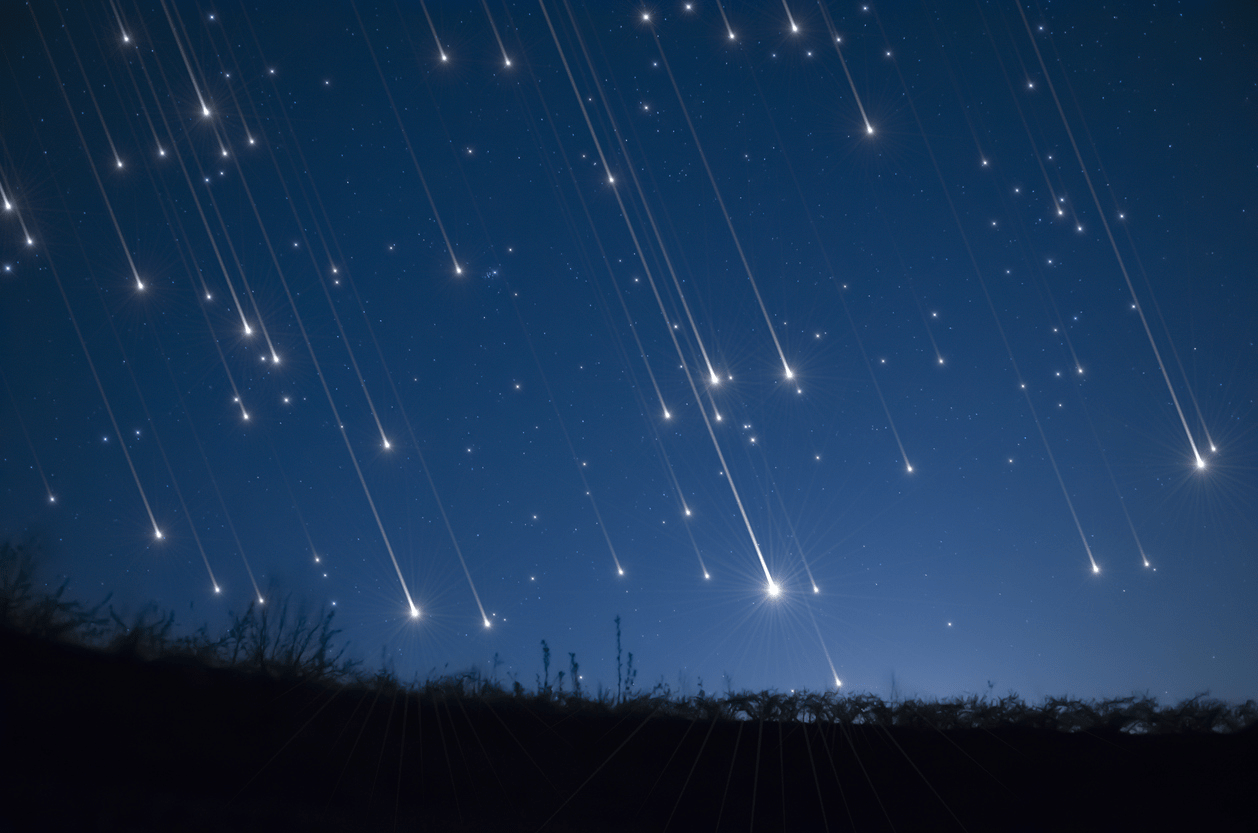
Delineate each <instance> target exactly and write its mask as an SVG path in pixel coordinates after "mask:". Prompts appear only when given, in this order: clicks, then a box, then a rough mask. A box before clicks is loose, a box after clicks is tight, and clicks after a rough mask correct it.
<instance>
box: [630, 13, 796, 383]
mask: <svg viewBox="0 0 1258 833" xmlns="http://www.w3.org/2000/svg"><path fill="white" fill-rule="evenodd" d="M651 37H653V38H654V39H655V46H656V48H658V49H659V53H660V62H661V63H662V64H663V65H664V69H665V71H666V72H667V73H668V80H669V81H670V82H671V83H672V85H673V92H674V93H676V94H677V103H678V104H679V105H680V106H681V113H682V115H683V116H685V117H686V126H687V127H688V128H690V136H691V138H692V139H694V143H695V148H696V149H697V150H698V151H699V158H700V159H702V160H703V170H704V171H706V172H707V174H708V182H710V183H711V184H712V192H713V193H714V194H716V201H717V204H718V205H720V207H721V214H722V215H723V216H724V217H725V225H726V227H727V228H728V229H729V233H730V236H731V237H732V238H734V247H735V248H736V249H738V257H739V259H740V260H741V261H742V264H743V269H744V270H745V271H746V273H747V280H748V281H750V282H751V289H752V291H753V292H755V294H756V303H757V304H759V305H760V312H761V314H763V315H764V323H765V326H766V327H768V328H769V335H771V336H772V337H773V346H774V347H776V348H777V351H778V358H780V359H781V360H782V369H783V371H784V372H785V374H786V378H787V379H794V378H795V373H794V372H793V371H792V370H791V366H790V364H788V363H787V361H786V354H785V353H783V352H782V343H781V342H780V341H778V334H777V330H776V329H775V328H774V326H773V321H772V319H770V318H769V310H768V309H766V308H765V305H764V298H762V297H761V296H760V287H759V286H758V285H757V284H756V277H755V275H753V274H752V273H751V264H749V263H748V262H747V255H746V253H744V252H743V244H742V242H741V241H740V240H739V239H738V232H737V231H735V230H734V221H733V220H731V219H730V216H729V210H728V209H727V208H726V207H725V200H724V199H723V198H722V197H721V189H720V188H719V187H717V184H716V177H714V176H713V175H712V167H711V166H710V165H709V164H708V157H707V154H705V153H704V152H703V145H702V144H700V143H699V134H698V132H696V131H695V126H694V122H692V121H691V120H690V111H689V110H687V109H686V101H685V99H684V98H683V97H682V94H681V89H680V88H679V87H678V86H677V79H676V78H674V77H673V69H672V67H670V66H669V64H668V56H667V55H665V54H664V45H663V44H662V43H660V36H659V33H658V32H657V31H655V30H654V29H652V30H651Z"/></svg>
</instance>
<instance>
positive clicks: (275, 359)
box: [271, 353, 280, 364]
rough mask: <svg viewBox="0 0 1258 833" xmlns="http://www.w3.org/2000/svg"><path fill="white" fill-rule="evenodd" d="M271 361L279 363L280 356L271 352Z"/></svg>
mask: <svg viewBox="0 0 1258 833" xmlns="http://www.w3.org/2000/svg"><path fill="white" fill-rule="evenodd" d="M271 361H272V362H274V363H275V364H279V363H280V357H279V356H277V355H275V354H274V353H272V354H271Z"/></svg>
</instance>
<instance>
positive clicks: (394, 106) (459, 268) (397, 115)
mask: <svg viewBox="0 0 1258 833" xmlns="http://www.w3.org/2000/svg"><path fill="white" fill-rule="evenodd" d="M350 6H351V7H353V9H354V19H355V20H357V21H358V28H359V29H361V30H362V33H363V42H364V43H366V44H367V51H368V52H370V53H371V61H372V63H373V64H374V65H375V67H376V74H377V75H379V76H380V83H381V84H382V85H383V86H384V93H385V95H386V96H387V97H388V99H389V108H390V109H391V110H392V111H393V117H394V118H395V119H397V126H398V130H399V131H401V133H402V140H403V141H404V142H405V143H406V151H407V153H409V154H410V156H411V164H412V165H414V166H415V173H417V174H419V182H420V185H422V186H423V188H424V196H426V197H427V198H428V207H429V208H430V209H432V216H433V219H435V220H436V221H437V228H438V229H439V230H440V231H441V239H442V240H444V241H445V244H446V251H447V252H449V254H450V262H451V263H453V264H454V273H455V274H456V275H462V274H463V267H462V266H460V265H459V260H458V258H456V257H455V256H454V246H452V245H451V244H450V235H448V234H446V226H445V223H443V222H442V221H441V214H440V213H439V212H438V211H437V203H436V202H435V201H434V200H433V197H432V191H431V190H430V189H429V188H428V179H427V178H426V177H425V176H424V169H423V168H421V167H420V166H419V159H418V158H417V157H416V156H415V148H414V147H413V146H412V145H411V137H410V134H409V133H407V132H406V126H405V125H403V124H402V113H401V111H399V110H398V108H397V104H396V103H395V102H394V101H393V91H392V90H390V89H389V82H388V81H387V80H385V77H384V71H383V70H382V69H380V61H379V60H378V59H377V58H376V50H375V47H373V46H372V45H371V38H370V37H369V36H368V35H367V27H366V26H365V25H363V19H362V17H361V16H360V15H359V14H358V4H357V3H356V2H354V1H353V0H351V2H350ZM424 13H425V14H427V13H428V12H427V7H425V10H424ZM429 23H430V24H431V20H430V21H429ZM436 34H437V33H436V30H434V31H433V37H436Z"/></svg>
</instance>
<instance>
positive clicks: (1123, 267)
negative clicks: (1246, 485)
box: [1018, 0, 1206, 469]
mask: <svg viewBox="0 0 1258 833" xmlns="http://www.w3.org/2000/svg"><path fill="white" fill-rule="evenodd" d="M1018 14H1019V15H1021V16H1022V25H1023V26H1024V27H1026V33H1027V38H1029V39H1030V41H1031V46H1032V48H1033V49H1034V50H1035V57H1036V59H1037V60H1039V62H1040V69H1041V70H1042V71H1043V72H1044V81H1045V82H1047V84H1048V89H1049V92H1051V93H1052V94H1053V103H1054V104H1056V105H1057V114H1058V115H1059V116H1061V123H1062V126H1064V127H1065V128H1066V136H1067V137H1069V139H1070V147H1071V148H1072V149H1073V150H1074V152H1075V159H1076V160H1077V161H1078V163H1079V172H1080V173H1082V174H1083V181H1084V182H1086V183H1087V184H1088V193H1090V194H1091V195H1092V203H1093V204H1094V205H1095V206H1096V213H1097V216H1098V217H1100V220H1101V225H1102V226H1103V227H1104V228H1105V236H1106V237H1107V238H1108V239H1109V245H1110V248H1111V249H1113V251H1114V258H1115V259H1116V260H1117V261H1118V269H1119V271H1121V272H1122V273H1123V281H1124V282H1125V283H1126V284H1127V291H1128V292H1129V293H1131V303H1132V307H1133V308H1134V309H1135V310H1136V314H1137V315H1139V316H1140V324H1141V325H1142V326H1143V327H1144V334H1145V336H1147V337H1148V339H1149V346H1150V347H1151V348H1153V357H1154V358H1155V359H1157V362H1158V369H1159V370H1161V371H1162V380H1163V381H1165V382H1166V390H1167V392H1168V393H1170V395H1171V402H1173V403H1175V413H1177V414H1179V422H1180V424H1181V425H1183V426H1184V434H1185V435H1186V436H1187V437H1188V445H1189V446H1190V447H1191V448H1192V456H1193V459H1194V460H1196V463H1197V468H1199V469H1204V468H1205V467H1206V461H1205V460H1204V459H1203V458H1202V456H1201V452H1200V451H1198V450H1197V442H1196V440H1194V439H1193V436H1192V429H1190V428H1189V427H1188V420H1187V418H1185V417H1184V409H1183V408H1181V407H1180V405H1179V397H1178V396H1176V394H1175V387H1174V386H1173V385H1172V384H1171V377H1170V376H1169V375H1168V374H1167V372H1166V364H1165V362H1163V361H1162V354H1161V352H1160V351H1159V350H1158V345H1157V342H1156V341H1154V339H1153V331H1152V330H1150V329H1149V320H1148V319H1147V318H1145V315H1144V307H1143V306H1142V305H1141V304H1140V299H1139V298H1138V297H1136V288H1135V287H1134V286H1132V283H1131V276H1130V275H1129V274H1127V264H1126V263H1124V262H1123V255H1122V253H1121V252H1120V251H1119V250H1118V243H1117V242H1115V240H1114V232H1113V230H1112V229H1111V228H1110V224H1109V218H1108V217H1107V216H1106V213H1105V209H1103V208H1102V207H1101V200H1100V198H1099V197H1097V195H1096V188H1095V186H1093V185H1092V177H1091V175H1089V174H1088V167H1087V165H1085V164H1084V163H1083V154H1081V153H1080V152H1079V145H1078V143H1077V142H1075V134H1074V131H1073V130H1071V129H1070V122H1068V121H1067V120H1066V112H1065V111H1064V110H1063V109H1062V107H1061V100H1060V99H1059V98H1058V97H1057V88H1056V87H1055V86H1054V85H1053V79H1052V78H1051V77H1050V76H1049V74H1048V67H1047V66H1045V65H1044V56H1043V55H1041V54H1040V45H1039V43H1038V42H1036V40H1035V35H1034V33H1032V32H1031V24H1030V22H1029V21H1027V19H1026V11H1025V10H1024V9H1023V8H1022V2H1021V0H1018Z"/></svg>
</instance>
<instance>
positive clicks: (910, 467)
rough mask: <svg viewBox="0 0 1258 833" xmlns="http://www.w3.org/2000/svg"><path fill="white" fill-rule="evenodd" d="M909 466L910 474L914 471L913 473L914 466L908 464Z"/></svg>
mask: <svg viewBox="0 0 1258 833" xmlns="http://www.w3.org/2000/svg"><path fill="white" fill-rule="evenodd" d="M907 468H908V470H909V474H912V473H913V466H911V465H908V466H907Z"/></svg>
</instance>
